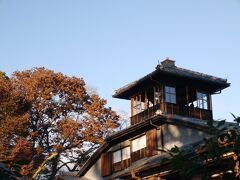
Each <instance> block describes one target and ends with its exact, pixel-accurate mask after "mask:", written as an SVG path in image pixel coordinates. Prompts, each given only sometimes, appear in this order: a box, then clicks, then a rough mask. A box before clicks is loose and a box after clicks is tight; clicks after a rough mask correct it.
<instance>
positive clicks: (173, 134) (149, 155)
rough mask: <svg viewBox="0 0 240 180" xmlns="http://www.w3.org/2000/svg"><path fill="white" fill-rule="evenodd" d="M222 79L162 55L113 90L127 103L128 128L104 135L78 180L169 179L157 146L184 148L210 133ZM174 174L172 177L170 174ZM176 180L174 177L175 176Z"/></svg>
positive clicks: (115, 96) (222, 85) (224, 85)
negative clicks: (150, 68) (148, 70)
mask: <svg viewBox="0 0 240 180" xmlns="http://www.w3.org/2000/svg"><path fill="white" fill-rule="evenodd" d="M229 85H230V84H229V83H228V82H227V80H226V79H222V78H218V77H215V76H211V75H207V74H203V73H199V72H195V71H192V70H187V69H183V68H180V67H177V66H176V65H175V61H172V60H170V59H166V60H164V61H163V62H161V64H159V65H157V67H156V69H155V70H154V71H153V72H152V73H150V74H148V75H146V76H144V77H142V78H140V79H139V80H136V81H134V82H132V83H130V84H128V85H126V86H124V87H122V88H120V89H118V90H116V92H115V94H114V95H113V97H114V98H120V99H126V100H129V103H131V117H130V120H131V126H130V127H128V128H126V129H124V130H122V131H119V132H117V133H115V134H113V135H111V136H109V137H107V138H106V139H105V143H104V144H103V145H102V146H101V147H100V148H99V149H98V150H97V151H96V152H95V153H94V154H93V156H92V157H90V159H89V160H88V161H87V162H86V164H85V165H84V166H83V167H82V169H81V170H80V172H79V174H78V175H79V177H80V179H90V180H95V179H96V180H98V179H99V180H101V179H151V180H153V179H161V178H163V179H164V178H165V179H171V176H176V175H173V174H171V173H169V169H168V166H167V165H166V164H163V163H161V159H163V158H164V157H165V155H166V154H164V153H163V152H161V151H159V149H164V148H165V149H166V148H167V149H170V148H172V147H174V145H176V146H178V147H180V148H186V149H187V148H188V147H192V146H194V144H197V143H198V142H200V141H202V139H203V138H204V137H209V136H211V135H212V134H211V132H209V130H208V129H207V128H206V127H207V123H206V122H207V120H208V119H213V108H212V98H211V97H212V95H215V94H220V93H221V91H222V90H223V89H225V88H227V87H229ZM172 178H173V177H172ZM175 178H176V177H175Z"/></svg>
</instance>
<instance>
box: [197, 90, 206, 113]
mask: <svg viewBox="0 0 240 180" xmlns="http://www.w3.org/2000/svg"><path fill="white" fill-rule="evenodd" d="M204 95H205V96H204ZM208 96H209V94H208V93H207V92H203V91H197V92H196V97H197V108H199V109H203V110H209V98H208ZM204 98H206V99H204ZM205 106H206V107H205Z"/></svg>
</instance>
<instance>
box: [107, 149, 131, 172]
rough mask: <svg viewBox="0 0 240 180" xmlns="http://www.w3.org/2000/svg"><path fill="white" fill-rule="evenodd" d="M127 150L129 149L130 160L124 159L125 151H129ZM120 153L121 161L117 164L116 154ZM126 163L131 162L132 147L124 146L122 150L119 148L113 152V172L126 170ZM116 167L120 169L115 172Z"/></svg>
mask: <svg viewBox="0 0 240 180" xmlns="http://www.w3.org/2000/svg"><path fill="white" fill-rule="evenodd" d="M127 148H128V149H129V156H128V158H125V159H123V149H127ZM118 151H120V159H121V160H120V161H117V162H114V153H116V152H118ZM126 161H129V163H130V162H131V146H130V145H128V146H124V147H121V148H119V149H117V150H115V151H112V171H113V172H117V171H120V170H122V169H123V168H124V164H125V163H124V162H126ZM116 166H117V167H119V169H117V170H115V169H114V168H115V167H116Z"/></svg>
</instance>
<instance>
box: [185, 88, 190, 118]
mask: <svg viewBox="0 0 240 180" xmlns="http://www.w3.org/2000/svg"><path fill="white" fill-rule="evenodd" d="M186 102H187V113H188V116H190V108H189V94H188V86H186ZM184 114H185V112H184Z"/></svg>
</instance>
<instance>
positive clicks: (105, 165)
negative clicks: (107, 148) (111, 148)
mask: <svg viewBox="0 0 240 180" xmlns="http://www.w3.org/2000/svg"><path fill="white" fill-rule="evenodd" d="M101 173H102V176H103V177H104V176H108V175H110V174H111V173H112V154H111V153H105V154H102V156H101Z"/></svg>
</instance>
